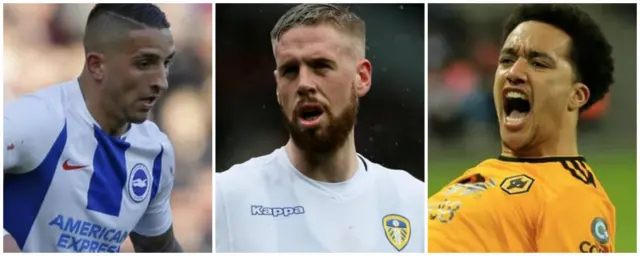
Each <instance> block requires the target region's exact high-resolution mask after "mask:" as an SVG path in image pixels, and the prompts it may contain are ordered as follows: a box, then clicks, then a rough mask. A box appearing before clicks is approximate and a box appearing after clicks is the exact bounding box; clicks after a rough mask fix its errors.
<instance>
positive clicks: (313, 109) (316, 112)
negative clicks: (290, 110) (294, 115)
mask: <svg viewBox="0 0 640 256" xmlns="http://www.w3.org/2000/svg"><path fill="white" fill-rule="evenodd" d="M298 113H299V114H298V118H299V120H300V124H301V125H302V126H303V127H305V128H313V127H316V126H318V125H319V124H320V118H321V117H322V114H324V110H323V109H322V107H321V106H320V105H317V104H308V105H303V106H302V107H300V109H299V111H298Z"/></svg>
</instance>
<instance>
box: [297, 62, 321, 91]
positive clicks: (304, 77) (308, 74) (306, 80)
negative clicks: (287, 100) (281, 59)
mask: <svg viewBox="0 0 640 256" xmlns="http://www.w3.org/2000/svg"><path fill="white" fill-rule="evenodd" d="M317 90H318V88H317V85H316V83H315V82H314V74H313V71H312V70H310V69H309V68H307V67H305V66H301V67H300V70H299V71H298V91H297V93H298V96H308V95H309V94H315V93H316V92H317Z"/></svg>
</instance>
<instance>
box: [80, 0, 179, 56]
mask: <svg viewBox="0 0 640 256" xmlns="http://www.w3.org/2000/svg"><path fill="white" fill-rule="evenodd" d="M170 27H171V24H169V21H168V20H167V17H166V15H165V13H164V12H163V11H162V10H160V8H158V7H157V6H155V5H153V4H96V5H95V6H94V7H93V9H92V10H91V12H90V13H89V18H87V26H86V29H85V36H84V46H85V50H86V51H102V50H104V48H105V47H108V46H110V45H111V44H112V43H113V40H114V37H118V36H121V35H123V34H126V32H127V31H128V30H133V29H144V28H156V29H166V28H170ZM118 38H119V37H118Z"/></svg>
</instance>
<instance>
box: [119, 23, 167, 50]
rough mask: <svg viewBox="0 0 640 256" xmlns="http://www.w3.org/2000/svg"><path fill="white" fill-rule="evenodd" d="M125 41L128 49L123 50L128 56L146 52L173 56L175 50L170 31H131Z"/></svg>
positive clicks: (151, 29)
mask: <svg viewBox="0 0 640 256" xmlns="http://www.w3.org/2000/svg"><path fill="white" fill-rule="evenodd" d="M124 40H125V44H124V45H125V46H126V47H124V48H123V49H122V50H123V52H124V53H126V54H136V53H137V52H139V51H145V52H149V53H156V54H159V55H161V56H162V55H168V54H171V53H173V52H174V50H175V46H174V44H173V37H172V35H171V30H170V29H155V28H146V29H137V30H131V31H129V33H128V37H127V38H126V39H124ZM163 50H164V51H163Z"/></svg>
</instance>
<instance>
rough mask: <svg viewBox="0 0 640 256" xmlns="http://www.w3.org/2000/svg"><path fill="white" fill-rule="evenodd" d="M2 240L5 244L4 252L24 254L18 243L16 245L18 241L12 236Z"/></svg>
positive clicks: (6, 235)
mask: <svg viewBox="0 0 640 256" xmlns="http://www.w3.org/2000/svg"><path fill="white" fill-rule="evenodd" d="M2 240H3V243H4V248H3V249H4V250H3V251H4V252H22V250H20V246H18V243H16V240H15V239H13V237H12V236H11V235H9V234H5V235H4V237H3V239H2Z"/></svg>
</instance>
